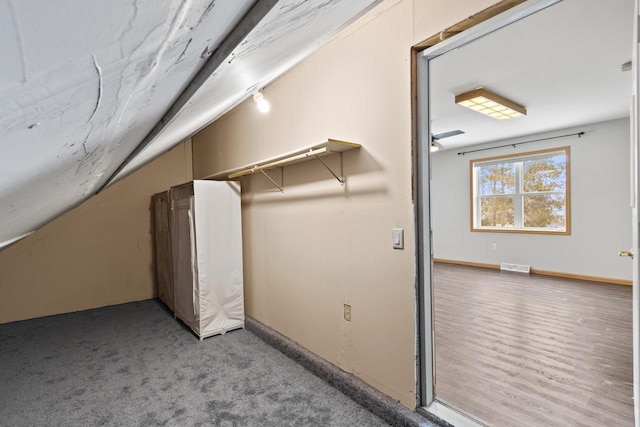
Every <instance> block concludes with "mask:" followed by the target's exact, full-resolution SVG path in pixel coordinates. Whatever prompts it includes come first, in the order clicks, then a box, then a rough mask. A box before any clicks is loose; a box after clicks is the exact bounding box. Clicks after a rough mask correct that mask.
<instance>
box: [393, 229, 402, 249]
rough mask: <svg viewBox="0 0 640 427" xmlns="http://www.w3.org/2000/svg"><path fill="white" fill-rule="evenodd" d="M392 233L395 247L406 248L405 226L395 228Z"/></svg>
mask: <svg viewBox="0 0 640 427" xmlns="http://www.w3.org/2000/svg"><path fill="white" fill-rule="evenodd" d="M391 235H392V237H393V249H404V228H394V229H393V231H392V232H391Z"/></svg>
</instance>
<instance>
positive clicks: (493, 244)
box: [491, 243, 498, 251]
mask: <svg viewBox="0 0 640 427" xmlns="http://www.w3.org/2000/svg"><path fill="white" fill-rule="evenodd" d="M491 249H493V250H494V251H497V250H498V244H497V243H492V244H491Z"/></svg>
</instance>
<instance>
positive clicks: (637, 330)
mask: <svg viewBox="0 0 640 427" xmlns="http://www.w3.org/2000/svg"><path fill="white" fill-rule="evenodd" d="M634 10H635V12H634V16H635V18H636V19H634V22H633V41H632V43H633V44H632V46H633V49H632V51H633V54H632V60H631V64H632V72H633V76H632V81H633V85H632V91H631V95H632V98H631V114H630V119H631V120H630V122H631V142H630V145H631V150H630V156H629V157H630V159H631V233H632V236H631V242H632V248H631V250H632V251H633V252H634V253H635V255H636V256H635V257H634V258H632V262H633V268H632V271H633V292H632V298H633V403H634V404H633V412H634V417H635V425H636V427H637V426H640V290H639V289H638V284H639V274H638V273H639V271H640V259H639V258H640V250H639V247H638V241H639V240H640V239H639V235H638V232H639V230H640V226H639V224H638V223H639V221H640V218H639V213H638V210H639V208H638V190H639V189H640V182H639V181H638V179H639V178H640V176H639V174H638V165H639V157H638V156H639V154H640V153H639V152H638V151H639V150H638V141H639V140H640V136H639V131H640V129H639V126H638V124H639V123H640V120H639V114H640V108H639V107H640V87H639V86H640V74H639V73H640V70H639V69H638V68H639V67H638V57H639V53H638V50H639V44H640V34H639V33H638V31H639V29H638V25H639V23H638V21H639V19H640V16H639V15H640V0H636V1H635V7H634Z"/></svg>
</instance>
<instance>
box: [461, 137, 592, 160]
mask: <svg viewBox="0 0 640 427" xmlns="http://www.w3.org/2000/svg"><path fill="white" fill-rule="evenodd" d="M582 135H584V132H577V133H568V134H566V135H558V136H550V137H549V138H540V139H532V140H531V141H523V142H516V143H513V144H505V145H499V146H497V147H488V148H479V149H477V150H469V151H460V152H459V153H458V156H464V155H465V154H467V153H477V152H478V151H487V150H495V149H498V148H504V147H513V148H516V145H522V144H529V143H531V142H540V141H548V140H550V139H558V138H567V137H569V136H577V137H578V138H580V137H582Z"/></svg>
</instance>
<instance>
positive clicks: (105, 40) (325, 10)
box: [0, 0, 380, 247]
mask: <svg viewBox="0 0 640 427" xmlns="http://www.w3.org/2000/svg"><path fill="white" fill-rule="evenodd" d="M379 1H380V0H280V1H278V2H275V3H276V4H275V6H273V8H272V9H270V11H269V12H268V13H267V14H266V16H264V18H262V16H260V17H261V19H260V20H259V21H256V23H253V24H251V25H252V26H250V27H249V30H247V32H246V33H243V36H242V38H241V39H238V40H237V45H233V46H234V48H233V50H232V51H230V53H229V54H228V55H227V56H225V57H224V58H221V60H220V61H219V62H220V66H219V67H217V68H216V69H215V71H213V73H211V74H210V75H208V76H207V78H206V80H204V81H203V82H201V83H202V85H201V86H200V88H199V89H198V90H196V91H195V93H194V94H193V96H191V98H190V99H189V101H188V102H186V104H184V105H183V106H182V108H181V109H179V110H178V112H177V114H175V115H173V116H172V117H170V120H168V123H164V122H162V123H160V121H161V119H162V118H163V116H164V115H165V114H166V113H167V111H168V110H169V109H170V107H171V106H172V105H173V104H174V102H176V100H179V99H180V95H181V94H183V92H185V89H191V88H193V87H194V85H193V84H192V85H190V82H192V80H194V78H196V80H197V79H198V78H199V77H202V72H200V70H201V69H206V68H207V67H206V66H205V64H206V63H207V61H209V58H210V57H211V58H215V57H216V54H217V53H218V56H220V53H221V52H224V49H223V48H222V47H220V46H223V47H224V46H226V45H225V44H224V43H227V44H228V43H229V40H227V41H226V42H225V39H227V38H229V39H232V38H233V37H231V36H233V35H234V34H236V33H237V31H238V28H244V27H243V25H244V26H246V22H247V16H251V13H252V10H255V9H257V8H258V6H260V4H261V5H263V6H264V5H265V4H268V3H269V1H268V0H267V1H264V0H257V1H256V0H217V1H215V0H213V1H212V0H164V1H158V0H110V1H100V0H91V1H89V0H56V1H49V0H30V1H19V0H0V40H1V41H2V42H1V43H0V58H2V62H1V63H0V218H1V219H2V221H1V222H0V247H2V246H4V245H6V244H8V243H10V242H11V241H14V240H16V239H18V238H20V237H21V236H24V235H26V234H28V233H30V232H31V231H33V230H35V229H37V228H38V227H40V226H42V225H44V224H45V223H47V222H48V221H50V220H51V219H53V218H55V217H57V216H59V215H60V214H62V213H64V212H65V211H67V210H69V209H70V208H72V207H73V206H75V205H77V204H79V203H81V202H82V201H83V200H85V199H87V198H88V197H90V196H91V195H93V194H94V193H95V192H96V191H97V190H99V189H100V188H101V187H103V186H104V184H105V183H107V181H108V180H109V178H110V177H111V176H112V174H114V173H116V172H119V173H118V175H117V177H116V179H119V178H121V177H123V176H126V175H127V174H128V173H130V172H132V171H133V170H135V169H136V168H138V167H140V166H141V165H143V164H145V163H147V162H148V161H150V160H152V159H153V158H155V157H157V156H158V155H160V154H162V153H164V152H165V151H167V150H168V149H170V148H171V147H172V146H174V145H175V144H177V143H179V142H181V141H182V140H184V139H185V138H187V137H189V136H190V135H192V134H193V133H195V132H196V131H197V130H199V129H201V128H202V127H203V126H205V125H206V124H208V123H210V122H211V121H213V120H215V119H216V118H217V117H219V116H221V115H222V114H224V113H225V112H227V111H228V110H229V109H231V108H233V107H234V106H235V105H237V104H238V103H239V102H241V101H242V100H244V99H245V98H246V97H248V96H250V95H251V94H252V92H253V91H254V90H255V89H256V88H261V87H262V86H264V85H265V84H267V83H269V82H270V81H272V80H273V79H274V78H276V77H277V76H278V75H280V74H281V73H283V72H284V71H286V70H287V69H289V68H290V67H291V66H293V65H294V64H295V63H297V62H298V61H300V60H301V59H302V58H304V57H305V56H307V55H308V54H309V53H311V52H312V51H313V50H315V49H317V48H318V47H320V46H321V45H322V44H324V43H325V42H326V41H327V40H328V39H329V38H331V37H332V36H333V35H335V34H336V33H337V32H338V31H339V30H340V29H341V28H343V27H344V26H345V25H347V24H348V23H349V22H351V21H352V20H353V19H355V18H356V17H357V16H359V15H360V14H362V13H363V12H364V11H366V10H367V9H368V8H369V7H371V6H372V5H373V4H376V3H378V2H379ZM272 2H274V1H272ZM252 8H253V9H252ZM265 10H268V9H265ZM237 26H238V28H236V27H237ZM234 29H236V33H234ZM230 35H231V36H230ZM219 47H220V50H219V51H216V49H218V48H219ZM208 64H209V65H210V64H211V62H209V63H208ZM199 72H200V74H198V73H199ZM185 93H186V92H185ZM183 97H184V95H183ZM159 123H160V124H159ZM154 128H155V129H156V130H158V129H159V132H158V133H157V135H156V136H155V137H154V138H146V136H147V135H148V134H149V133H150V131H151V130H152V129H154ZM147 140H148V141H147ZM141 142H145V143H146V142H148V143H149V144H148V145H146V146H145V147H146V148H145V149H143V150H140V148H141V147H140V143H141ZM137 151H140V153H139V155H138V156H136V157H135V158H133V159H132V160H131V162H130V163H128V165H127V166H126V167H124V168H123V169H122V170H120V167H121V165H122V164H123V161H124V160H125V159H127V158H128V157H130V155H131V153H134V152H137Z"/></svg>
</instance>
